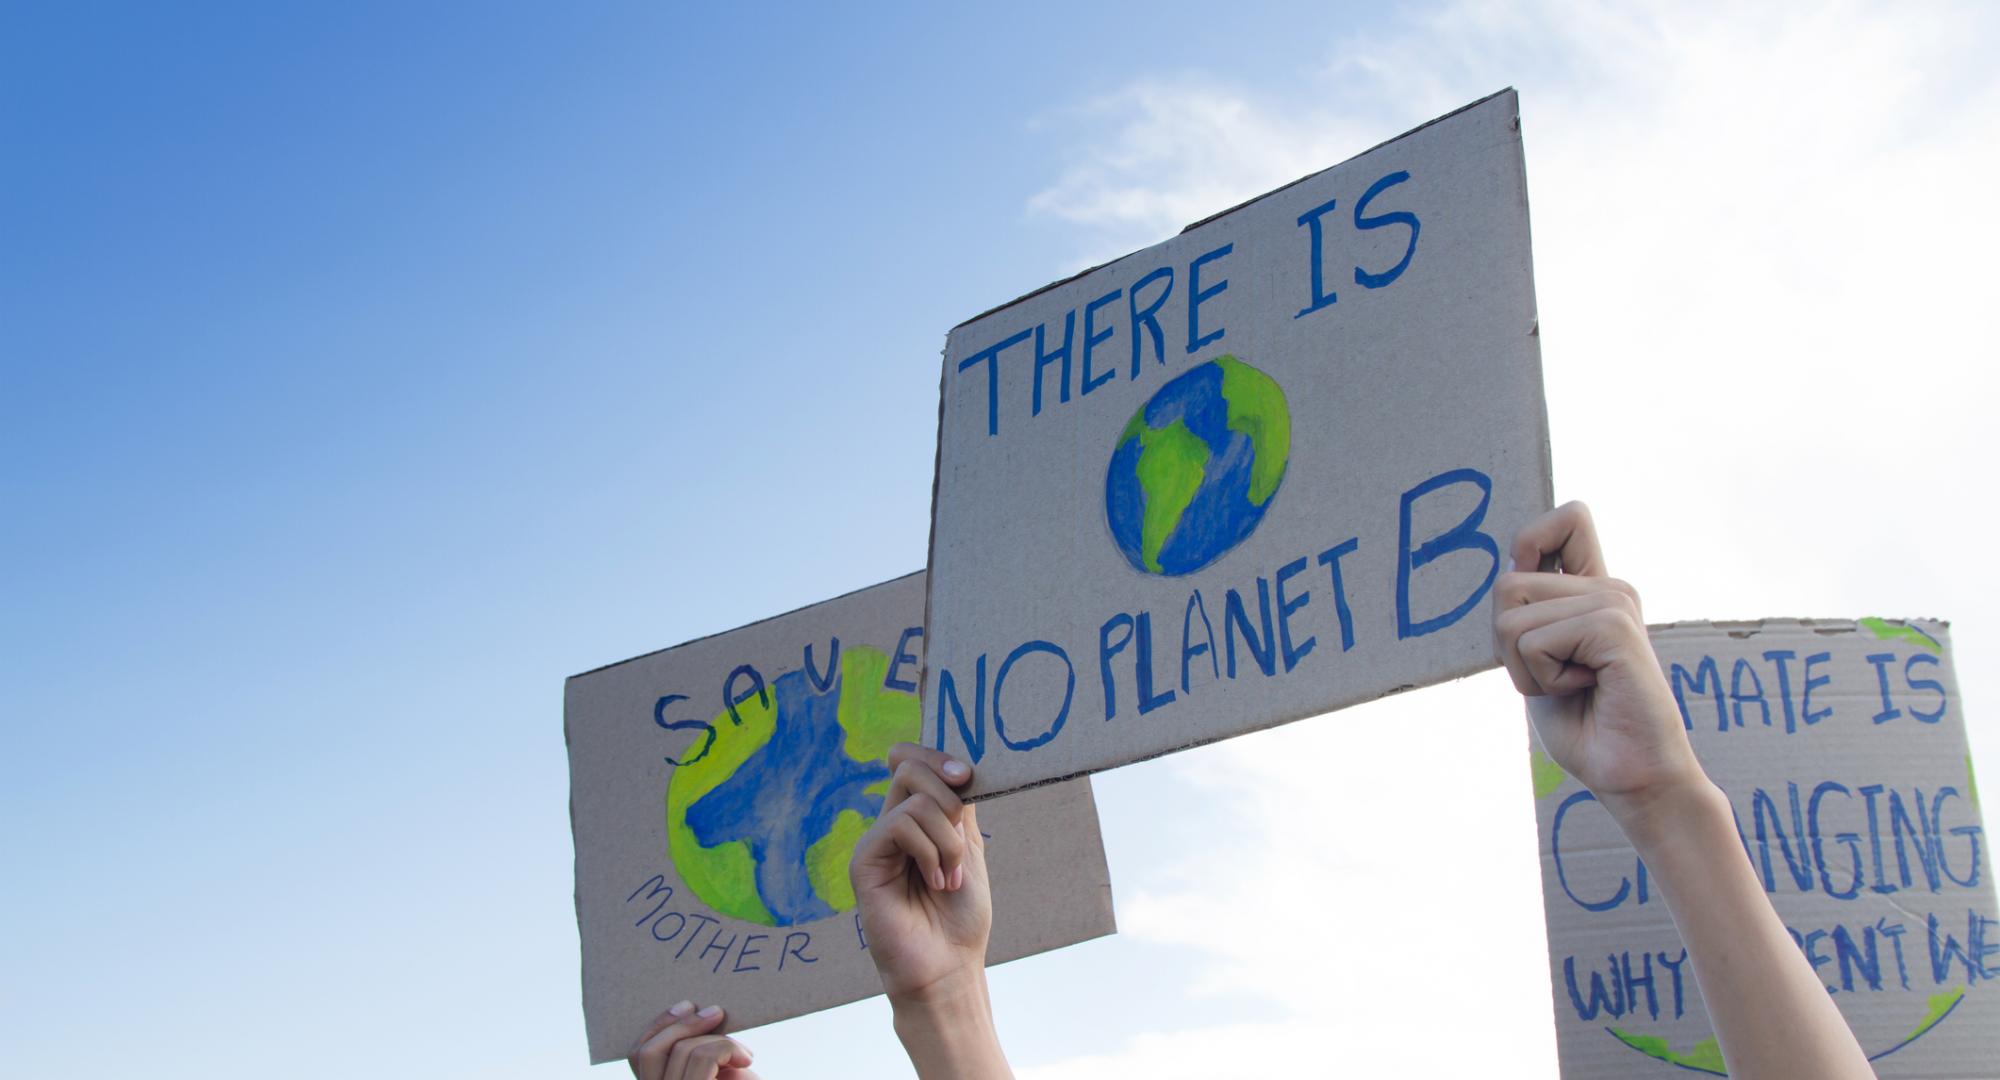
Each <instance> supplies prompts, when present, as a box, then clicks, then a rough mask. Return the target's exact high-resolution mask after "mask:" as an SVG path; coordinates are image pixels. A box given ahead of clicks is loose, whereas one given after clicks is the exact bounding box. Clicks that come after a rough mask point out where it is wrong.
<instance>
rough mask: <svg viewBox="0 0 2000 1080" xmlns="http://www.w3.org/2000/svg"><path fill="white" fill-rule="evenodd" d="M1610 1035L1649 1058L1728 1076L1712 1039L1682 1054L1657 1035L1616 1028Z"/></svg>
mask: <svg viewBox="0 0 2000 1080" xmlns="http://www.w3.org/2000/svg"><path fill="white" fill-rule="evenodd" d="M1611 1034H1613V1035H1616V1036H1618V1041H1620V1042H1622V1043H1624V1044H1625V1045H1626V1046H1629V1047H1631V1048H1632V1049H1634V1050H1637V1051H1639V1052H1640V1053H1642V1054H1644V1055H1646V1056H1647V1057H1649V1058H1657V1059H1659V1060H1661V1061H1664V1062H1667V1063H1669V1064H1673V1065H1679V1066H1680V1067H1681V1068H1683V1069H1693V1070H1694V1071H1696V1072H1705V1073H1711V1074H1713V1075H1716V1076H1728V1075H1729V1071H1728V1070H1727V1069H1725V1068H1723V1064H1722V1047H1721V1045H1720V1044H1718V1043H1717V1042H1716V1041H1715V1040H1714V1039H1703V1040H1702V1041H1700V1042H1698V1043H1696V1044H1694V1048H1693V1049H1691V1050H1689V1051H1688V1052H1687V1053H1685V1054H1683V1053H1679V1052H1677V1051H1675V1050H1674V1048H1673V1047H1672V1046H1671V1045H1670V1044H1668V1042H1667V1040H1665V1039H1663V1038H1661V1037H1659V1036H1658V1035H1639V1034H1634V1033H1632V1032H1626V1031H1620V1030H1618V1029H1617V1028H1612V1029H1611Z"/></svg>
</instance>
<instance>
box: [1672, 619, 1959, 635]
mask: <svg viewBox="0 0 2000 1080" xmlns="http://www.w3.org/2000/svg"><path fill="white" fill-rule="evenodd" d="M1863 618H1880V616H1874V615H1869V616H1863ZM1882 621H1883V622H1885V623H1888V624H1889V625H1891V626H1910V625H1912V624H1914V623H1928V624H1930V625H1932V626H1941V627H1943V628H1945V629H1947V630H1949V629H1951V622H1950V620H1947V619H1932V618H1923V617H1917V618H1901V619H1890V618H1882ZM1767 629H1768V630H1778V629H1784V630H1796V629H1806V630H1811V631H1813V632H1814V633H1816V634H1852V633H1855V632H1857V631H1860V630H1862V629H1863V627H1862V625H1861V619H1859V618H1855V619H1823V618H1812V617H1807V616H1798V617H1793V616H1785V615H1774V616H1771V617H1769V618H1763V619H1686V620H1683V621H1681V622H1670V623H1647V624H1646V633H1647V634H1659V633H1698V632H1700V631H1703V630H1712V631H1716V632H1718V633H1722V634H1727V635H1728V636H1730V637H1733V638H1747V637H1754V636H1756V635H1757V634H1761V633H1763V632H1764V631H1765V630H1767Z"/></svg>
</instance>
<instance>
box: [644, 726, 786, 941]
mask: <svg viewBox="0 0 2000 1080" xmlns="http://www.w3.org/2000/svg"><path fill="white" fill-rule="evenodd" d="M736 715H737V716H739V717H741V718H742V720H743V723H742V724H741V725H740V726H739V725H738V724H736V723H735V722H734V721H732V720H731V719H730V718H729V710H727V709H724V710H723V711H722V712H721V714H719V715H718V716H716V718H715V719H714V721H712V722H713V724H714V725H715V744H714V745H713V746H711V747H710V748H709V751H708V753H707V755H705V756H703V757H701V758H699V759H697V760H695V761H692V762H690V763H688V764H686V765H681V766H677V767H676V768H675V769H674V775H673V777H672V778H671V779H669V780H668V781H667V854H668V855H670V856H672V858H673V860H674V869H675V870H677V871H679V872H680V875H681V881H682V882H683V883H684V884H686V885H687V887H688V888H690V889H692V890H694V894H695V895H696V896H698V897H700V898H701V899H702V901H703V902H704V903H706V904H707V905H708V906H709V907H711V908H713V909H715V910H716V911H717V912H720V913H721V914H724V915H729V916H733V917H735V918H738V919H742V920H744V921H746V922H754V923H761V924H763V925H765V926H775V925H777V922H778V920H777V919H776V918H774V917H773V916H772V915H771V910H770V909H769V908H767V907H765V906H764V900H763V898H762V897H760V896H758V895H757V864H756V860H754V859H752V858H751V857H750V845H748V844H746V843H744V842H743V841H741V840H731V841H729V842H728V843H724V844H717V845H716V846H714V847H712V848H706V847H702V846H701V841H699V840H696V839H695V838H694V830H693V829H690V828H688V823H687V812H688V807H690V806H693V805H694V803H695V800H697V799H699V798H701V797H702V796H703V795H706V794H708V793H709V792H710V791H711V790H713V789H714V788H715V787H716V786H717V785H719V784H721V783H722V782H723V781H724V780H727V779H729V777H730V774H732V773H734V772H735V771H736V770H737V768H739V767H740V766H741V765H742V764H743V763H744V762H745V761H748V760H750V755H752V754H754V753H756V752H757V749H758V748H759V747H761V746H763V745H764V744H765V743H767V742H770V741H771V736H772V734H774V733H775V732H776V731H777V730H778V716H777V699H776V698H775V697H774V696H773V691H771V690H769V689H768V688H767V689H766V690H765V692H764V695H763V696H762V697H757V696H752V697H751V698H749V699H748V700H746V701H744V702H743V703H742V704H740V705H738V706H737V707H736Z"/></svg>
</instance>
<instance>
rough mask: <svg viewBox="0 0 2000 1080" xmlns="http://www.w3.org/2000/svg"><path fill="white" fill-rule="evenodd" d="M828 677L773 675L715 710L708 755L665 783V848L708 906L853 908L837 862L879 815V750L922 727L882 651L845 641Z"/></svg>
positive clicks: (754, 915) (760, 911)
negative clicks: (894, 683) (757, 689)
mask: <svg viewBox="0 0 2000 1080" xmlns="http://www.w3.org/2000/svg"><path fill="white" fill-rule="evenodd" d="M829 666H832V667H834V668H835V669H836V671H835V673H834V674H833V675H832V677H831V678H830V679H829V678H828V677H827V676H826V675H823V674H821V675H817V677H815V673H814V672H811V671H806V670H800V671H792V672H787V673H785V674H783V675H780V676H779V677H778V678H777V679H776V680H775V681H773V682H772V684H771V685H770V686H769V687H767V688H765V690H764V691H763V692H762V693H759V694H752V695H751V696H749V697H748V698H745V699H744V700H743V701H742V702H741V703H739V704H738V705H737V706H736V708H735V710H734V714H733V715H732V713H731V712H730V711H729V710H724V711H723V713H722V715H720V716H717V717H716V718H715V721H714V727H715V741H714V744H713V745H712V746H710V747H709V749H708V751H707V753H705V754H703V755H702V756H701V757H699V758H698V759H696V760H694V761H691V762H689V763H688V764H686V765H682V766H680V767H678V768H676V769H675V770H674V772H673V777H672V779H670V780H669V781H668V783H667V798H666V801H667V851H668V854H669V856H671V857H672V859H673V862H674V869H676V870H677V871H679V872H680V876H681V880H682V881H683V882H684V883H686V885H687V887H688V888H690V889H692V890H693V891H694V893H695V895H696V896H699V897H700V898H701V899H702V901H703V902H704V903H706V904H707V905H708V906H709V907H710V908H712V909H714V910H715V911H716V912H718V913H720V914H724V915H730V916H734V917H735V918H738V919H743V920H746V921H748V922H754V923H762V924H763V925H765V926H792V925H794V924H797V923H806V922H812V921H813V920H816V919H824V918H827V917H828V916H831V915H833V914H835V913H837V912H841V911H846V910H848V909H850V908H852V907H854V887H853V885H852V884H850V883H849V882H848V880H847V863H848V860H849V859H851V858H853V856H854V843H855V841H856V840H859V839H860V838H861V834H862V833H864V832H867V831H868V826H869V825H871V824H873V823H874V821H875V818H876V816H877V815H878V814H880V813H881V812H882V798H883V796H884V795H886V794H887V793H888V790H889V766H888V763H887V759H888V756H889V748H890V747H892V746H894V745H895V744H897V743H899V742H914V741H916V740H917V739H918V738H920V737H921V735H922V729H923V714H922V713H921V712H920V711H919V709H918V706H917V697H916V695H915V694H910V693H905V692H903V691H900V690H892V689H889V688H888V687H887V686H885V685H884V683H885V682H886V681H887V676H888V670H889V657H888V656H887V655H886V654H885V653H883V652H882V651H880V650H878V649H872V648H868V647H867V646H851V647H849V648H848V649H846V650H845V651H844V652H842V653H841V654H840V657H839V660H838V661H837V663H833V664H830V665H829Z"/></svg>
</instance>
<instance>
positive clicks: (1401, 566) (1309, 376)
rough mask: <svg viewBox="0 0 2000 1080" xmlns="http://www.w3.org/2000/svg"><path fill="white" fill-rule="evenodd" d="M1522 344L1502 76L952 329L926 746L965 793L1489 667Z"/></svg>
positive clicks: (1514, 125)
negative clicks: (1489, 602) (1309, 169)
mask: <svg viewBox="0 0 2000 1080" xmlns="http://www.w3.org/2000/svg"><path fill="white" fill-rule="evenodd" d="M1537 334H1538V324H1537V321H1536V313H1535V298H1534V282H1533V275H1532V272H1531V267H1530V261H1529V249H1528V207H1527V188H1526V180H1525V176H1524V170H1523V164H1522V155H1521V138H1520V127H1519V116H1518V113H1517V108H1516V101H1515V97H1514V94H1513V93H1512V92H1511V91H1504V92H1502V93H1499V94H1496V95H1494V96H1492V97H1490V98H1487V99H1485V100H1483V101H1480V102H1476V103H1474V104H1472V105H1470V106H1467V107H1466V108H1464V109H1462V110H1459V111H1458V112H1456V113H1453V114H1452V115H1450V116H1446V117H1443V118H1441V119H1439V120H1436V121H1433V122H1432V123H1430V124H1427V125H1425V126H1423V127H1421V128H1419V129H1417V130H1415V131H1412V132H1410V133H1408V134H1406V135H1404V136H1403V137H1401V138H1398V139H1394V140H1391V141H1389V142H1387V143H1384V144H1382V145H1381V146H1378V147H1376V148H1374V149H1373V150H1370V151H1368V152H1367V153H1364V154H1362V155H1361V156H1359V157H1356V158H1354V159H1352V160H1350V161H1347V162H1344V163H1342V164H1340V165H1336V166H1334V167H1333V168H1330V169H1327V170H1326V171H1324V172H1321V173H1317V174H1314V175H1312V176H1309V177H1306V178H1305V179H1303V180H1300V181H1298V182H1297V183H1294V184H1291V185H1288V186H1286V187H1284V188H1280V189H1278V190H1277V191H1273V192H1271V193H1269V194H1267V195H1264V196H1261V197H1259V198H1257V199H1254V200H1252V201H1250V202H1248V203H1245V204H1243V205H1242V206H1239V207H1237V208H1236V209H1234V210H1231V211H1229V212H1227V213H1224V214H1220V215H1218V216H1216V217H1214V218H1211V219H1209V220H1207V221H1204V222H1201V223H1199V224H1197V225H1194V226H1190V227H1189V228H1188V229H1186V230H1184V231H1183V232H1182V233H1181V234H1180V235H1178V236H1176V237H1174V238H1172V239H1170V240H1167V241H1165V242H1164V243H1161V244H1158V245H1156V246H1154V247H1151V248H1148V249H1146V250H1144V251H1140V252H1136V253H1134V254H1132V255H1128V256H1126V257H1124V258H1122V259H1118V260H1115V261H1113V262H1110V263H1107V264H1105V265H1103V266H1100V267H1097V268H1095V269H1092V270H1090V271H1087V272H1085V273H1083V274H1080V275H1078V276H1076V277H1073V278H1070V279H1068V280H1065V281H1060V282H1057V283H1055V284H1053V285H1050V286H1048V287H1046V288H1043V289H1040V290H1037V291H1035V292H1033V293H1030V294H1028V295H1026V296H1024V297H1022V298H1021V299H1019V300H1016V301H1014V302H1013V303H1010V304H1005V305H1002V306H1000V307H997V308H995V309H993V310H991V311H989V312H987V313H986V314H984V315H981V316H979V317H978V318H975V319H973V320H971V321H969V322H967V323H964V324H963V325H960V326H958V327H957V328H955V329H954V330H952V332H951V334H950V336H949V338H948V339H947V341H946V345H945V356H944V373H943V384H942V388H941V393H942V400H941V404H940V409H939V422H938V471H937V484H936V488H935V489H934V494H933V499H932V525H931V567H930V596H929V599H928V605H929V606H928V619H929V622H928V626H927V629H928V633H929V641H928V650H927V667H926V670H925V673H924V680H925V681H924V694H923V699H924V700H923V704H924V715H923V724H924V737H925V739H926V740H927V741H928V742H929V743H930V744H931V745H933V746H937V747H941V748H944V749H948V750H950V751H952V752H954V753H958V754H962V755H964V756H966V757H968V758H971V759H972V760H974V761H975V762H977V763H978V764H979V766H980V769H979V781H978V782H979V785H980V792H981V793H997V792H1004V791H1010V790H1014V789H1018V788H1021V787H1024V786H1028V785H1032V784H1037V783H1043V782H1046V781H1049V780H1053V779H1058V778H1062V777H1067V776H1073V775H1076V774H1079V773H1085V772H1090V771H1092V770H1096V769H1102V768H1109V767H1112V766H1115V765H1120V764H1124V763H1126V762H1130V761H1137V760H1140V759H1143V758H1147V757H1152V756H1154V755H1157V754H1163V753H1167V752H1169V751H1172V750H1177V749H1181V748H1183V747H1187V746H1193V745H1198V744H1201V743H1205V742H1210V741H1213V740H1215V739H1220V738H1226V737H1228V736H1230V735H1236V734H1241V733H1243V732H1247V731H1253V730H1256V729H1258V728H1263V727H1268V726H1270V725H1273V724H1278V723H1283V722H1286V721H1290V720H1297V719H1300V718H1303V717H1306V716H1310V715H1313V714H1316V713H1322V712H1327V711H1329V710H1332V709H1336V708H1339V707H1341V706H1344V705H1350V704H1354V703H1357V702H1361V701H1366V700H1369V699H1371V698H1375V697H1379V696H1381V695H1383V694H1388V693H1393V692H1395V691H1398V690H1405V689H1409V688H1412V687H1416V686H1423V685H1427V684H1430V683H1434V682H1438V681H1440V680H1443V679H1447V678H1451V677H1454V676H1458V675H1465V674H1469V673H1471V672H1473V671H1477V670H1479V669H1481V668H1484V667H1487V666H1490V665H1491V664H1492V647H1491V642H1490V640H1489V637H1488V632H1487V628H1486V626H1485V623H1484V621H1483V620H1481V619H1478V618H1475V617H1473V613H1474V612H1475V611H1476V610H1477V609H1478V608H1479V605H1480V603H1481V601H1482V600H1483V599H1484V598H1485V597H1486V596H1487V594H1488V590H1490V588H1491V587H1492V584H1493V581H1494V579H1495V577H1496V576H1497V575H1498V573H1499V572H1500V570H1501V569H1502V566H1501V559H1502V545H1503V543H1504V541H1505V539H1506V538H1507V537H1508V536H1509V535H1511V533H1512V532H1513V530H1514V529H1516V528H1518V527H1519V526H1520V525H1521V524H1523V523H1525V522H1526V521H1527V520H1528V519H1529V518H1530V517H1532V516H1533V515H1535V514H1536V513H1539V512H1541V511H1542V510H1545V509H1547V508H1548V506H1549V502H1550V479H1549V464H1548V434H1547V432H1548V425H1547V418H1546V416H1545V413H1544V407H1543V403H1542V392H1541V364H1540V356H1539V352H1538V348H1537Z"/></svg>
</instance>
